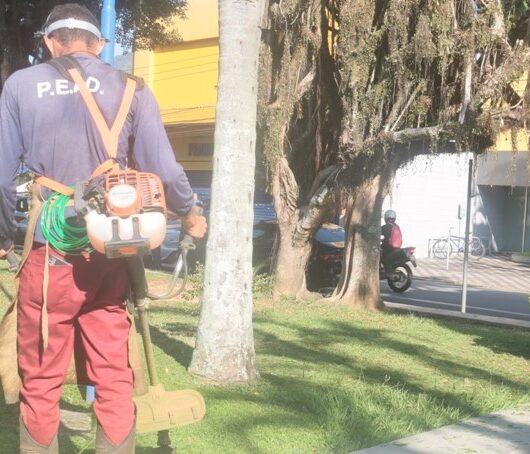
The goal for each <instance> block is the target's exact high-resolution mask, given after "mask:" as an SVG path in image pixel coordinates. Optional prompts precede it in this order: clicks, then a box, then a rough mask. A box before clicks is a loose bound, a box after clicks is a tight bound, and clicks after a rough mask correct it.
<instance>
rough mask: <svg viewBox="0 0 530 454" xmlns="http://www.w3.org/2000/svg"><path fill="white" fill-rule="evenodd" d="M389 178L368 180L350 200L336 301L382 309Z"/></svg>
mask: <svg viewBox="0 0 530 454" xmlns="http://www.w3.org/2000/svg"><path fill="white" fill-rule="evenodd" d="M385 186H386V181H384V178H383V177H382V176H381V175H376V176H373V177H371V178H369V179H366V180H365V181H364V182H363V183H362V184H361V185H360V186H359V187H358V188H357V189H356V190H355V193H354V194H352V195H351V196H350V197H349V199H348V205H347V213H346V219H347V220H346V241H345V247H344V259H343V269H342V274H341V277H340V281H339V285H338V286H337V289H336V290H335V294H334V295H333V297H332V300H333V301H337V302H339V303H343V304H347V305H349V306H352V307H363V308H367V309H371V310H379V309H382V308H383V303H382V300H381V297H380V293H379V255H380V253H379V247H380V246H379V245H380V238H381V207H382V204H383V199H384V196H385V190H384V188H385Z"/></svg>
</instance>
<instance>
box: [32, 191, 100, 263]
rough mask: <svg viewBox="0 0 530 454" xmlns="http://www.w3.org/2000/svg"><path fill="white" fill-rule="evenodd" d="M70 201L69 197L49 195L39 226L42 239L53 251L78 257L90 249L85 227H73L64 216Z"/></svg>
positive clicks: (56, 194) (55, 194)
mask: <svg viewBox="0 0 530 454" xmlns="http://www.w3.org/2000/svg"><path fill="white" fill-rule="evenodd" d="M70 200H71V198H70V197H69V196H66V195H63V194H60V193H58V192H54V193H53V194H52V195H50V197H48V199H47V200H46V201H45V202H44V205H43V207H42V213H41V220H40V226H41V230H42V234H43V236H44V238H45V239H46V241H48V243H49V244H50V246H51V247H53V248H54V249H55V250H57V251H59V252H61V253H63V254H70V255H80V254H81V252H83V251H86V250H88V249H89V250H92V249H91V248H89V245H90V240H89V239H88V237H87V232H86V227H85V226H78V225H74V224H73V223H72V221H71V220H69V218H66V216H65V211H66V205H67V204H68V202H69V201H70ZM70 219H71V218H70ZM74 219H75V218H74Z"/></svg>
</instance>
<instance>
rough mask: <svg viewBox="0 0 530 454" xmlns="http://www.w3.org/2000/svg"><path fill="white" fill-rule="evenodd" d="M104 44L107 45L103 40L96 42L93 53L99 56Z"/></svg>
mask: <svg viewBox="0 0 530 454" xmlns="http://www.w3.org/2000/svg"><path fill="white" fill-rule="evenodd" d="M105 44H107V42H106V41H105V40H104V39H100V40H98V42H97V43H96V44H94V53H95V54H96V55H99V54H101V52H102V51H103V48H104V47H105Z"/></svg>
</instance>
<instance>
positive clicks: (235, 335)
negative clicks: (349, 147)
mask: <svg viewBox="0 0 530 454" xmlns="http://www.w3.org/2000/svg"><path fill="white" fill-rule="evenodd" d="M262 11H263V3H262V1H261V0H246V1H245V2H240V1H238V0H220V2H219V26H220V41H219V46H220V62H219V70H220V71H219V74H220V77H219V90H218V99H217V110H216V127H215V155H214V171H213V182H212V205H211V214H210V224H211V228H210V234H209V238H208V244H207V251H206V268H205V285H204V295H203V301H202V308H201V316H200V320H199V328H198V333H197V343H196V346H195V350H194V351H193V357H192V361H191V365H190V372H192V373H193V374H196V375H198V376H200V377H203V378H205V379H206V380H208V381H212V382H216V383H238V382H249V381H253V380H255V379H256V378H257V376H258V373H257V370H256V359H255V351H254V337H253V331H252V226H253V217H254V213H253V206H254V169H255V144H256V104H257V68H258V49H259V41H260V28H259V25H260V21H261V15H262Z"/></svg>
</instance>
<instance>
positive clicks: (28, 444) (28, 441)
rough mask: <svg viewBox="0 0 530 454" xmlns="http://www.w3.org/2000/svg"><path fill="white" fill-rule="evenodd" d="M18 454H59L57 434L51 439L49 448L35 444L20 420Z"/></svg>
mask: <svg viewBox="0 0 530 454" xmlns="http://www.w3.org/2000/svg"><path fill="white" fill-rule="evenodd" d="M19 425H20V454H59V443H58V442H57V434H56V435H55V436H54V437H53V440H52V442H51V443H50V445H49V446H44V445H41V444H40V443H37V442H36V441H35V440H34V439H33V438H31V435H30V434H29V432H28V429H27V428H26V425H25V424H24V422H23V421H22V418H20V424H19Z"/></svg>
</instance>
